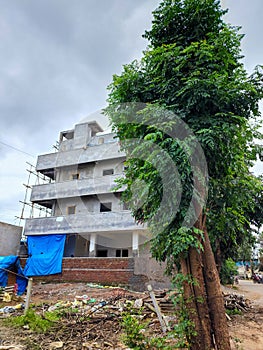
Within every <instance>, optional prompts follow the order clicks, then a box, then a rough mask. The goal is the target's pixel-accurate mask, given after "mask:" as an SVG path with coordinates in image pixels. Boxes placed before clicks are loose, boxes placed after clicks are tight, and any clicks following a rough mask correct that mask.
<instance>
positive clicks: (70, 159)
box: [36, 142, 125, 172]
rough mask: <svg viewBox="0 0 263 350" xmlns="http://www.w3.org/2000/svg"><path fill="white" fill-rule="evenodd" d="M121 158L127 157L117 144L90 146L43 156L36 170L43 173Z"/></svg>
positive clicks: (39, 158) (39, 159)
mask: <svg viewBox="0 0 263 350" xmlns="http://www.w3.org/2000/svg"><path fill="white" fill-rule="evenodd" d="M120 157H125V153H124V152H121V151H120V149H119V144H118V143H117V142H111V143H104V144H101V145H96V146H88V147H87V148H80V149H73V150H69V151H65V152H57V153H50V154H44V155H41V156H39V157H38V160H37V165H36V170H37V171H40V172H43V171H45V170H48V169H55V168H59V167H65V166H72V165H78V164H85V163H89V162H96V161H102V160H108V159H115V158H120Z"/></svg>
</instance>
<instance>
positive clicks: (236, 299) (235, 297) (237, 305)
mask: <svg viewBox="0 0 263 350" xmlns="http://www.w3.org/2000/svg"><path fill="white" fill-rule="evenodd" d="M223 295H224V301H225V308H226V309H227V310H238V311H241V312H246V311H248V310H249V309H250V308H251V304H250V301H249V300H248V299H245V297H244V296H243V295H240V294H235V293H223Z"/></svg>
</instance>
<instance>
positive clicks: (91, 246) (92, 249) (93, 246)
mask: <svg viewBox="0 0 263 350" xmlns="http://www.w3.org/2000/svg"><path fill="white" fill-rule="evenodd" d="M96 242H97V235H96V233H91V235H90V243H89V256H90V257H95V255H96Z"/></svg>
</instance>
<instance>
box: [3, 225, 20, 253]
mask: <svg viewBox="0 0 263 350" xmlns="http://www.w3.org/2000/svg"><path fill="white" fill-rule="evenodd" d="M21 235H22V227H20V226H15V225H10V224H7V223H4V222H0V256H8V255H17V254H18V252H19V246H20V239H21Z"/></svg>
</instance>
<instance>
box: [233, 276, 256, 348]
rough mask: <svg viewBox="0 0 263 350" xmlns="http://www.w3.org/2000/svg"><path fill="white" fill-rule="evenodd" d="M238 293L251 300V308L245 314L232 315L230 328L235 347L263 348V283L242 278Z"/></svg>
mask: <svg viewBox="0 0 263 350" xmlns="http://www.w3.org/2000/svg"><path fill="white" fill-rule="evenodd" d="M236 292H237V293H239V294H243V295H244V296H245V297H246V298H247V299H249V300H250V301H251V306H252V307H251V309H250V311H249V312H247V313H244V314H243V315H238V316H231V321H230V322H229V330H230V335H231V338H232V346H233V349H238V350H262V349H263V332H262V329H263V284H254V283H253V282H252V281H250V280H240V281H239V284H238V286H237V291H236Z"/></svg>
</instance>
